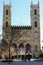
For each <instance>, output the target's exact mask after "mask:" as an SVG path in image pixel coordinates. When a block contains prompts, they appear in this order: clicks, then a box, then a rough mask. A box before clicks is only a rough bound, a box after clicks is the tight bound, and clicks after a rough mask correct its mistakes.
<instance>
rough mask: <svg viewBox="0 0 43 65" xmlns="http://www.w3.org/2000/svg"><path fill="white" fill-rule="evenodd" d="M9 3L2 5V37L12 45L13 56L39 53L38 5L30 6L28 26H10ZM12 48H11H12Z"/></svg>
mask: <svg viewBox="0 0 43 65" xmlns="http://www.w3.org/2000/svg"><path fill="white" fill-rule="evenodd" d="M11 7H12V6H11V3H10V5H5V4H4V6H3V33H2V37H3V39H4V40H6V41H7V43H9V44H10V45H11V46H12V47H11V49H10V50H13V54H12V55H13V56H15V55H25V54H32V55H33V54H35V55H39V54H40V49H41V46H40V5H39V2H38V3H37V4H33V3H32V2H31V6H30V20H31V25H30V26H11V19H12V18H11ZM12 48H13V49H12Z"/></svg>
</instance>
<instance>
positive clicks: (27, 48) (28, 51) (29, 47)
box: [26, 44, 31, 53]
mask: <svg viewBox="0 0 43 65" xmlns="http://www.w3.org/2000/svg"><path fill="white" fill-rule="evenodd" d="M30 52H31V46H30V44H26V53H30Z"/></svg>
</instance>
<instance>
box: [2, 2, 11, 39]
mask: <svg viewBox="0 0 43 65" xmlns="http://www.w3.org/2000/svg"><path fill="white" fill-rule="evenodd" d="M10 26H11V2H10V5H6V4H5V3H4V4H3V31H2V37H3V38H7V36H8V32H9V31H10V30H9V27H10Z"/></svg>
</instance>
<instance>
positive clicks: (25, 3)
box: [0, 0, 43, 45]
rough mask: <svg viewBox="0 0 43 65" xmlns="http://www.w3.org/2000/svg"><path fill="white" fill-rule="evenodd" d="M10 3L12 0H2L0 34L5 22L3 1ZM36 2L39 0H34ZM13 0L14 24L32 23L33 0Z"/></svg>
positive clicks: (42, 8) (42, 16)
mask: <svg viewBox="0 0 43 65" xmlns="http://www.w3.org/2000/svg"><path fill="white" fill-rule="evenodd" d="M4 1H5V4H10V0H0V34H2V22H3V2H4ZM32 1H33V3H34V4H37V3H38V0H32ZM39 1H40V29H41V30H40V32H41V45H43V43H42V40H43V0H39ZM11 2H12V25H22V26H23V25H26V26H27V25H31V24H30V4H31V0H11Z"/></svg>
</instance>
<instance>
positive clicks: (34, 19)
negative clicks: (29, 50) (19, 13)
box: [30, 1, 40, 54]
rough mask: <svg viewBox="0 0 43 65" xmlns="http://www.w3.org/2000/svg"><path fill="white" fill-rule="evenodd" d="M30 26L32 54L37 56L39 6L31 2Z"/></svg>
mask: <svg viewBox="0 0 43 65" xmlns="http://www.w3.org/2000/svg"><path fill="white" fill-rule="evenodd" d="M30 16H31V26H32V37H33V52H34V54H38V53H39V52H40V6H39V1H38V4H33V2H31V10H30Z"/></svg>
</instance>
